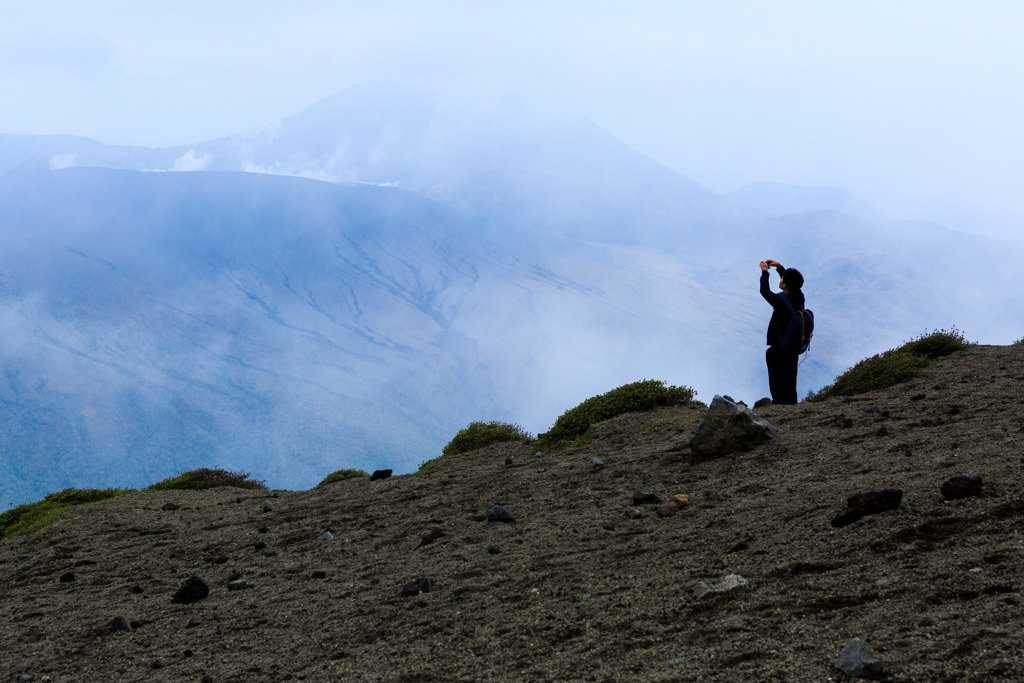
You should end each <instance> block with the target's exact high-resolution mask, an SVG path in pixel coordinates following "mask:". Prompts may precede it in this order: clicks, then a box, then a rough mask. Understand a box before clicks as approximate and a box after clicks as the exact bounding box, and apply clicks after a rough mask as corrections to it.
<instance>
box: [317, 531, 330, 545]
mask: <svg viewBox="0 0 1024 683" xmlns="http://www.w3.org/2000/svg"><path fill="white" fill-rule="evenodd" d="M332 538H334V534H332V533H331V532H330V531H325V532H323V533H322V534H320V535H319V536H317V537H316V540H315V541H313V542H314V543H323V542H324V541H329V540H331V539H332Z"/></svg>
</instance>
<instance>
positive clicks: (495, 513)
mask: <svg viewBox="0 0 1024 683" xmlns="http://www.w3.org/2000/svg"><path fill="white" fill-rule="evenodd" d="M487 521H488V522H506V523H507V522H514V521H516V517H515V515H513V514H512V513H511V512H509V511H508V510H506V509H505V508H503V507H501V506H500V505H495V506H494V507H492V508H491V511H490V512H488V513H487Z"/></svg>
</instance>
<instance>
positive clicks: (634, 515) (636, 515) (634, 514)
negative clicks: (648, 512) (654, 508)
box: [626, 508, 644, 519]
mask: <svg viewBox="0 0 1024 683" xmlns="http://www.w3.org/2000/svg"><path fill="white" fill-rule="evenodd" d="M643 516H644V513H642V512H640V511H639V510H637V509H636V508H629V509H628V510H626V517H629V518H630V519H640V518H641V517H643Z"/></svg>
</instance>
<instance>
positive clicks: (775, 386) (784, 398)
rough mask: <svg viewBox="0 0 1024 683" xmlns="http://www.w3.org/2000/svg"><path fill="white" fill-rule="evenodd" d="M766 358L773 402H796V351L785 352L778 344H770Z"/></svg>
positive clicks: (787, 403) (788, 403) (791, 403)
mask: <svg viewBox="0 0 1024 683" xmlns="http://www.w3.org/2000/svg"><path fill="white" fill-rule="evenodd" d="M764 359H765V361H766V362H767V363H768V387H769V388H770V389H771V391H772V403H781V404H783V405H793V404H795V403H796V402H797V397H796V367H797V360H798V356H797V355H796V354H795V353H783V352H782V349H780V348H779V347H778V346H769V347H768V350H767V351H765V353H764Z"/></svg>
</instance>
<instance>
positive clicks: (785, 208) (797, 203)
mask: <svg viewBox="0 0 1024 683" xmlns="http://www.w3.org/2000/svg"><path fill="white" fill-rule="evenodd" d="M723 196H724V197H725V198H726V199H728V200H730V201H732V202H735V203H736V204H739V205H740V206H745V207H747V208H749V209H752V210H754V211H757V212H759V213H763V214H766V215H768V216H788V215H790V214H794V213H806V212H808V211H838V212H839V213H844V214H846V215H847V216H853V217H854V218H864V219H866V220H873V221H874V220H883V219H884V218H885V217H884V216H883V215H882V214H881V213H879V212H878V211H877V210H876V209H875V208H874V207H873V206H871V205H870V204H868V203H867V202H865V201H864V200H863V199H861V198H860V197H857V196H856V195H854V194H852V193H851V192H848V191H847V190H844V189H843V188H841V187H827V186H817V187H813V186H806V185H790V184H788V183H773V182H767V181H758V182H756V183H751V184H750V185H747V186H746V187H742V188H740V189H738V190H734V191H732V192H727V193H726V194H725V195H723Z"/></svg>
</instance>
